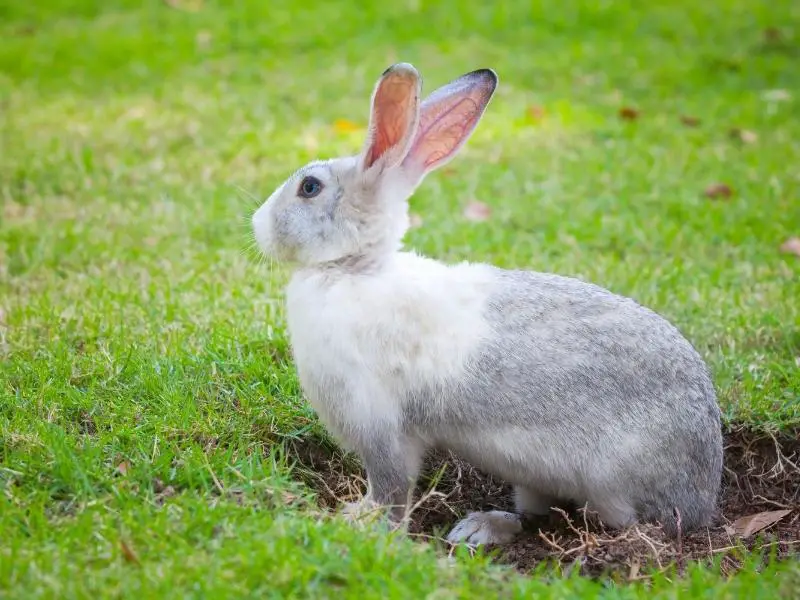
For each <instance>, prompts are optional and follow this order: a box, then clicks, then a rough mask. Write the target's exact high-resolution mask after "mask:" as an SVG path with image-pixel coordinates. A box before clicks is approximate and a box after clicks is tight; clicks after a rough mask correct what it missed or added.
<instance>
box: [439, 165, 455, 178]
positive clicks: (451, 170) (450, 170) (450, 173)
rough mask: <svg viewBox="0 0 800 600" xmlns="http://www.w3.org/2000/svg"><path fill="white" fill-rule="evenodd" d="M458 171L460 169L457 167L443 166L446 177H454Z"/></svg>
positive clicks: (443, 173)
mask: <svg viewBox="0 0 800 600" xmlns="http://www.w3.org/2000/svg"><path fill="white" fill-rule="evenodd" d="M456 173H458V169H456V168H455V167H443V168H442V175H443V176H444V177H452V176H453V175H455V174H456Z"/></svg>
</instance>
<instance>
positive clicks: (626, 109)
mask: <svg viewBox="0 0 800 600" xmlns="http://www.w3.org/2000/svg"><path fill="white" fill-rule="evenodd" d="M640 114H641V113H640V112H639V111H638V110H637V109H635V108H631V107H630V106H623V107H622V108H620V109H619V116H620V118H622V119H624V120H626V121H635V120H636V119H638V118H639V115H640Z"/></svg>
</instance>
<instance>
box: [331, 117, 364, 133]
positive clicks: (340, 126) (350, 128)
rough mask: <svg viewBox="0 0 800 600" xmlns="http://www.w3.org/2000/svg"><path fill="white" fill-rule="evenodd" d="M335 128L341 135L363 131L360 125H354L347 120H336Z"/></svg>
mask: <svg viewBox="0 0 800 600" xmlns="http://www.w3.org/2000/svg"><path fill="white" fill-rule="evenodd" d="M333 128H334V129H335V130H336V131H338V132H339V133H352V132H354V131H360V130H361V126H360V125H358V124H357V123H353V122H352V121H348V120H347V119H336V120H335V121H334V122H333Z"/></svg>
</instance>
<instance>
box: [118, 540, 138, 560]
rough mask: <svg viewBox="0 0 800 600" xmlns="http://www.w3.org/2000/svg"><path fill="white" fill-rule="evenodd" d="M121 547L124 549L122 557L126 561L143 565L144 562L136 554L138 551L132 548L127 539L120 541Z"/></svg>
mask: <svg viewBox="0 0 800 600" xmlns="http://www.w3.org/2000/svg"><path fill="white" fill-rule="evenodd" d="M119 547H120V550H122V558H124V559H125V561H126V562H129V563H133V564H134V565H138V566H141V564H142V562H141V561H140V560H139V557H138V556H136V552H134V551H133V548H131V547H130V546H129V545H128V543H127V542H126V541H125V540H120V541H119Z"/></svg>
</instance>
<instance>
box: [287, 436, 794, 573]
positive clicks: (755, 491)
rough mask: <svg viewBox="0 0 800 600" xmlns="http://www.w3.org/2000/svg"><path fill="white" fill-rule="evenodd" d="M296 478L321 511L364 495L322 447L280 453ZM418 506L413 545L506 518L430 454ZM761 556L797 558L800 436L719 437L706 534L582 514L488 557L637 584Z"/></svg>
mask: <svg viewBox="0 0 800 600" xmlns="http://www.w3.org/2000/svg"><path fill="white" fill-rule="evenodd" d="M289 452H290V455H291V457H292V459H293V460H296V461H297V463H298V469H297V472H298V473H299V474H300V475H301V476H302V477H303V479H304V480H305V481H306V483H308V484H309V485H311V486H312V487H313V488H314V489H315V490H316V492H317V497H318V502H319V504H320V506H321V507H323V508H328V509H334V508H336V507H337V506H338V505H339V503H340V502H342V501H349V500H354V499H357V498H359V497H360V496H361V494H362V493H363V490H364V476H363V472H362V471H361V468H360V466H359V464H358V461H357V460H356V459H355V458H352V457H344V458H343V457H342V455H341V454H340V453H339V452H338V451H337V450H336V449H335V448H333V447H331V446H323V445H319V444H315V443H313V442H308V441H306V442H294V443H293V444H291V445H290V448H289ZM416 499H417V505H416V507H415V509H414V512H413V513H412V515H411V520H410V523H409V525H408V531H409V533H410V534H411V535H412V536H415V537H417V538H419V539H421V540H430V539H441V538H443V537H444V535H445V534H446V533H447V531H448V530H449V529H450V528H451V527H452V526H453V525H454V524H455V522H456V520H457V519H459V518H460V517H461V516H463V515H464V514H465V513H466V512H468V511H477V510H493V509H497V510H511V508H512V506H513V501H512V497H511V488H510V487H509V486H508V485H506V484H504V483H503V482H500V481H498V480H496V479H493V478H492V477H491V476H489V475H486V474H485V473H482V472H480V471H479V470H477V469H475V468H474V467H472V466H471V465H469V464H468V463H466V462H464V461H463V460H460V459H459V458H457V457H456V456H454V455H452V454H450V453H446V452H437V453H433V454H432V455H431V456H430V457H429V458H428V460H427V461H426V467H425V469H424V471H423V474H422V476H421V477H420V480H419V484H418V489H417V494H416ZM778 510H782V511H789V512H788V513H787V514H785V515H784V516H783V517H782V518H781V519H780V520H778V521H777V522H776V523H774V524H772V525H771V526H769V527H766V528H764V529H763V530H762V531H760V532H759V533H757V534H756V535H752V536H750V537H747V538H742V537H740V536H739V535H737V534H736V532H735V531H734V527H733V524H734V522H735V521H736V520H737V519H739V518H740V517H745V516H748V515H753V514H756V513H760V512H766V511H778ZM757 550H763V551H764V554H765V555H766V556H774V557H776V558H778V559H782V558H786V557H789V556H796V554H797V553H798V552H800V431H792V432H787V433H784V434H780V435H778V434H774V435H773V434H766V433H754V432H752V431H749V430H747V429H735V430H731V431H729V432H728V433H727V434H726V436H725V471H724V478H723V489H722V494H721V497H720V514H719V518H718V520H717V523H716V524H715V526H714V527H711V528H709V529H704V530H702V531H698V532H693V533H690V534H682V535H680V536H679V537H678V538H677V539H672V538H669V537H668V536H666V535H665V534H664V533H663V531H662V530H661V528H660V527H658V526H657V525H646V524H640V525H637V526H635V527H632V528H630V529H628V530H624V531H621V530H611V529H607V528H605V527H604V526H603V524H602V523H601V522H600V521H599V520H598V519H597V517H596V515H594V514H592V513H590V512H588V511H585V510H584V509H583V508H581V507H562V508H561V509H559V510H553V511H551V514H550V515H549V517H542V518H540V519H536V520H531V521H529V522H528V523H526V526H525V531H524V533H523V534H522V535H520V536H519V537H518V538H517V540H515V541H514V542H513V543H512V544H509V545H507V546H504V547H502V548H497V549H496V556H497V560H499V561H501V562H504V563H509V564H513V565H514V566H515V567H516V568H517V569H518V570H520V571H522V572H528V571H530V570H531V569H532V568H533V567H534V566H536V565H537V564H539V563H541V562H542V561H552V562H554V563H555V564H556V565H557V566H558V567H560V568H561V569H562V570H570V571H572V570H574V569H578V570H580V571H581V572H582V573H584V574H587V575H601V574H606V575H609V576H611V577H613V578H615V579H628V580H629V579H637V578H641V577H645V576H646V575H642V574H643V573H652V569H653V568H656V569H674V568H677V569H681V568H683V567H684V566H685V565H686V563H687V562H688V561H693V560H700V561H706V562H711V561H712V560H714V559H719V560H720V568H721V569H722V570H723V571H724V572H726V573H727V572H732V571H735V570H736V569H737V568H738V567H739V566H740V564H741V560H742V559H743V558H744V555H745V554H746V553H747V552H750V551H757Z"/></svg>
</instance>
